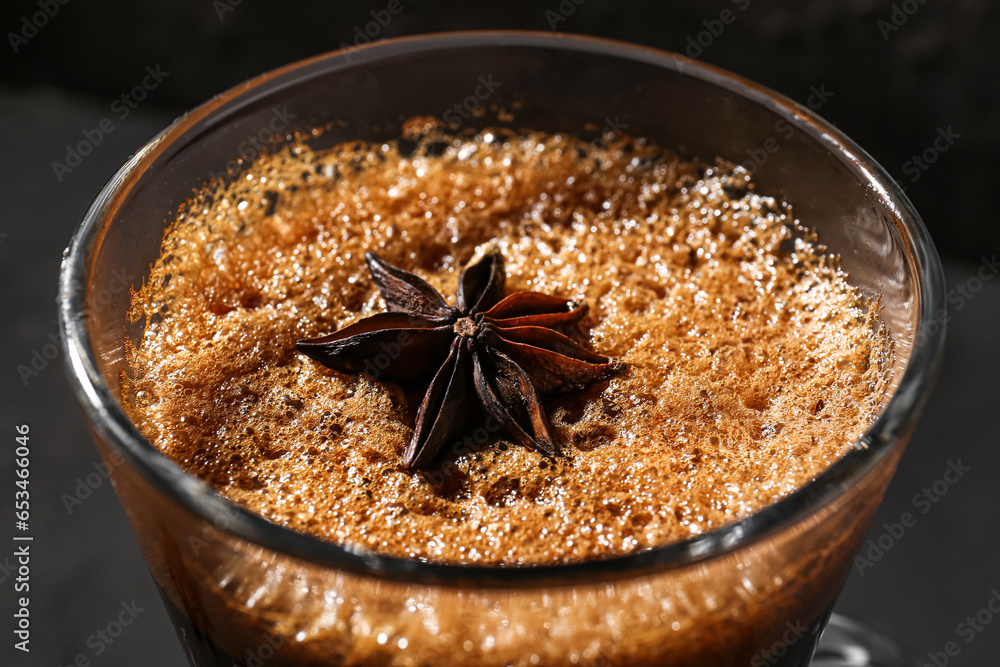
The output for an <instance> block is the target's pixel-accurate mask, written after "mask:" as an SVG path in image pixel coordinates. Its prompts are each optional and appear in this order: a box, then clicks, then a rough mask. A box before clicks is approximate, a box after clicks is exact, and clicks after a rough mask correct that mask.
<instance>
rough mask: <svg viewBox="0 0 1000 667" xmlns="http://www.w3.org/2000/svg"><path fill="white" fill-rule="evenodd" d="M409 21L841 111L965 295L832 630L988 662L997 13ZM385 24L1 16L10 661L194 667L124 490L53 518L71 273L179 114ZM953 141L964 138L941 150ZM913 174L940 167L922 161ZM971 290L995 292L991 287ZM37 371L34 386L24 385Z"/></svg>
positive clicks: (640, 8) (973, 6)
mask: <svg viewBox="0 0 1000 667" xmlns="http://www.w3.org/2000/svg"><path fill="white" fill-rule="evenodd" d="M401 2H402V5H403V7H404V9H403V11H402V12H401V13H399V14H398V15H395V16H393V17H392V19H391V21H389V22H388V24H387V25H385V26H379V27H378V30H377V31H376V32H377V35H376V37H377V38H379V39H381V38H389V37H396V36H400V35H410V34H418V33H425V32H438V31H450V30H462V29H489V28H516V29H530V30H541V31H550V30H551V29H552V27H553V25H554V27H555V28H556V29H558V30H560V31H565V32H574V33H582V34H590V35H600V36H604V37H610V38H614V39H620V40H625V41H631V42H637V43H640V44H646V45H650V46H655V47H659V48H664V49H668V50H673V51H679V52H682V53H685V52H686V53H687V54H688V55H692V56H694V57H696V58H698V59H700V60H703V61H705V62H708V63H712V64H715V65H719V66H721V67H724V68H726V69H729V70H731V71H733V72H736V73H738V74H741V75H743V76H745V77H747V78H750V79H752V80H755V81H758V82H760V83H763V84H764V85H766V86H769V87H771V88H773V89H775V90H777V91H779V92H781V93H783V94H785V95H787V96H788V97H791V98H792V99H795V100H797V101H799V102H802V103H806V102H807V101H808V99H809V97H810V95H811V94H812V93H813V91H815V90H820V89H821V90H823V91H825V92H826V93H827V94H829V93H832V95H831V96H829V100H828V101H827V102H825V103H824V104H823V106H822V108H821V109H820V111H819V113H820V114H821V115H822V116H824V117H825V118H827V119H828V120H830V121H832V122H833V123H834V124H836V125H837V126H838V127H840V128H841V129H842V130H843V131H845V132H846V133H847V134H848V135H849V136H851V137H852V138H853V139H854V140H856V141H857V142H858V143H859V144H860V145H861V146H863V147H865V149H866V150H868V151H869V152H870V153H871V154H872V155H873V156H874V157H875V158H876V159H877V160H878V161H879V162H880V163H881V164H882V165H883V166H884V167H885V168H886V169H887V170H888V171H889V173H891V174H893V175H894V176H895V177H896V178H897V180H899V181H900V183H901V184H902V185H903V186H904V188H905V189H906V191H907V193H908V195H909V196H910V197H911V199H912V200H913V202H914V203H915V204H916V207H917V209H918V210H919V211H920V212H921V214H922V215H923V217H924V220H925V222H926V223H927V226H928V227H929V229H930V230H931V233H932V235H933V237H934V239H935V242H936V244H937V246H938V248H939V249H940V251H941V253H942V256H943V259H944V261H945V266H946V272H947V276H948V281H949V287H950V289H952V290H953V293H952V294H953V298H952V301H951V305H952V311H951V313H950V315H949V317H950V321H949V343H948V350H947V355H946V359H945V365H944V370H943V372H942V375H941V378H940V381H939V382H938V385H937V389H936V391H935V394H934V396H933V398H932V399H931V402H930V403H929V405H928V408H927V411H926V414H925V417H924V419H923V421H922V422H921V425H920V426H919V427H918V430H917V433H916V435H915V436H914V438H913V440H912V442H911V445H910V449H909V450H908V452H907V455H906V456H905V457H904V460H903V463H902V465H901V467H900V470H899V472H898V474H897V476H896V479H895V480H894V482H893V484H892V486H891V487H890V489H889V492H888V494H887V496H886V501H885V503H884V504H883V506H882V507H881V509H880V510H879V515H878V517H877V519H876V522H875V524H874V525H873V528H872V531H871V537H872V538H873V539H875V540H877V539H878V538H879V537H880V536H883V534H884V533H886V532H887V530H886V528H885V527H884V525H883V524H884V523H892V522H897V521H899V518H900V515H901V514H902V513H903V512H907V511H909V512H911V513H913V514H915V515H916V524H915V525H914V526H912V527H911V528H907V529H906V531H905V533H904V534H903V535H902V537H900V538H899V539H898V540H894V541H895V544H894V545H893V546H892V547H891V548H890V549H888V550H887V551H886V552H885V553H884V554H883V555H882V556H881V557H880V558H879V559H878V561H877V562H873V564H872V565H871V566H870V567H867V568H864V570H863V572H859V571H855V572H854V573H853V574H852V578H851V580H850V582H849V583H848V586H847V588H846V590H845V592H844V594H843V596H842V598H841V602H840V604H839V607H838V611H840V612H842V613H846V614H849V615H851V616H853V617H855V618H858V619H860V620H862V621H864V622H865V623H867V624H869V625H871V626H872V627H876V628H880V629H882V630H884V631H886V632H887V633H889V634H891V635H893V636H894V637H896V638H898V639H899V640H901V641H902V642H903V643H904V644H905V645H906V646H907V647H908V648H909V649H911V651H912V652H913V653H914V655H916V656H918V658H920V659H922V661H923V662H927V661H928V660H929V658H928V656H927V654H928V652H940V651H943V650H944V646H945V644H946V643H947V642H949V641H954V642H956V643H957V646H958V648H959V653H958V655H956V656H954V657H951V658H949V663H948V664H952V665H993V664H996V658H995V656H997V655H998V654H1000V618H997V619H995V620H996V622H995V623H992V624H990V623H985V624H982V625H978V626H977V627H980V628H981V630H977V631H975V632H974V634H973V636H972V637H971V639H970V638H969V634H968V633H965V634H959V633H960V629H959V628H958V625H959V624H960V623H962V622H963V621H964V620H965V618H966V617H967V616H973V617H974V616H975V615H976V614H977V612H979V611H980V610H981V609H982V608H984V607H985V605H986V603H987V601H988V600H989V598H990V597H991V595H993V591H994V589H997V590H1000V568H998V567H997V563H998V556H997V549H998V547H1000V537H998V529H1000V518H998V517H997V511H996V510H997V499H998V495H1000V493H998V490H997V489H998V485H997V484H996V483H995V482H994V481H993V478H994V476H995V474H996V473H995V471H996V468H997V464H998V463H1000V454H998V453H997V448H996V445H997V440H998V438H997V419H996V417H995V415H996V414H997V408H998V405H997V403H998V401H997V398H998V392H997V381H996V378H997V377H998V376H1000V353H998V351H997V346H996V343H995V341H996V339H997V333H998V330H1000V280H992V278H995V277H996V276H995V271H996V270H995V269H991V268H990V266H992V265H991V264H989V263H985V262H984V258H985V259H989V258H990V257H992V256H993V255H994V254H995V253H996V252H997V250H998V249H1000V225H998V224H997V220H996V216H995V213H994V209H995V206H994V205H993V202H992V198H993V194H994V191H995V190H996V189H997V181H998V177H1000V167H998V165H1000V162H998V160H1000V7H998V5H997V3H995V2H988V1H986V0H966V1H954V2H927V3H926V4H921V2H920V1H919V0H907V1H906V2H896V3H890V2H881V1H879V0H819V1H813V2H794V1H792V0H784V1H777V0H775V1H772V2H765V1H764V0H724V1H712V2H695V1H693V0H685V1H682V2H671V3H666V2H623V1H618V2H603V1H601V0H576V2H573V1H572V0H563V1H562V3H561V4H560V2H559V0H543V1H541V2H503V3H489V4H486V3H483V4H473V3H469V2H454V1H449V2H434V3H432V2H430V0H424V1H421V0H401ZM577 3H580V4H577ZM387 4H388V2H387V0H386V1H380V0H375V1H373V2H368V3H331V2H319V1H315V2H307V1H303V0H297V1H291V2H284V3H281V4H279V3H267V4H265V3H262V2H259V1H258V2H253V1H252V0H216V1H215V2H211V1H210V0H206V1H205V2H179V1H178V2H144V3H123V2H114V3H113V2H110V0H88V1H86V2H85V1H84V0H69V2H68V3H67V4H65V5H61V4H59V3H58V0H35V2H20V1H18V2H5V3H4V4H3V5H2V6H0V34H2V35H3V36H4V39H3V42H2V43H0V196H2V199H0V202H2V209H0V210H2V213H0V294H2V299H0V322H2V330H0V331H2V332H0V355H2V359H0V387H2V390H3V394H2V400H0V434H3V436H2V438H0V517H7V518H2V520H0V545H8V546H0V618H2V619H4V620H3V621H2V622H0V664H4V665H6V664H15V665H68V664H71V663H72V661H73V660H74V659H76V657H77V656H78V655H80V654H83V655H84V656H85V657H86V658H87V659H88V660H90V662H91V664H93V665H108V666H111V665H136V664H142V665H150V666H161V665H162V666H166V665H179V664H182V661H183V657H182V655H181V652H180V648H179V645H178V644H177V642H176V640H175V639H174V637H173V635H172V631H171V629H170V627H169V623H168V621H167V618H166V615H165V612H164V611H163V608H162V606H161V605H160V603H159V601H158V598H157V597H156V593H155V591H154V589H153V585H152V581H151V579H150V577H149V575H148V573H147V571H146V569H145V565H144V564H143V561H142V557H141V555H140V553H139V551H138V548H137V546H136V543H135V540H134V538H133V537H132V535H131V532H130V530H129V528H128V526H127V523H126V521H125V518H124V515H123V512H122V510H121V508H120V506H119V505H118V501H117V499H116V498H115V496H114V494H113V492H112V490H111V488H110V484H108V483H107V482H103V483H102V484H100V485H98V486H97V488H96V489H94V490H93V492H92V495H91V496H90V497H89V498H87V499H86V500H85V501H84V502H83V504H81V505H79V506H75V507H73V508H72V512H70V511H68V510H67V508H66V507H65V505H64V503H63V501H62V500H61V498H62V497H63V496H64V494H73V493H74V492H75V487H76V485H77V480H78V478H85V477H86V476H87V475H88V474H89V473H91V472H93V471H94V468H93V467H92V466H93V465H94V464H95V463H96V462H97V460H98V458H97V454H96V451H95V449H94V448H93V446H92V445H91V444H90V443H89V438H88V435H87V433H86V429H85V426H84V423H83V420H82V417H81V415H80V413H79V411H78V410H77V408H76V405H75V401H74V399H73V397H72V395H71V393H70V391H69V389H68V387H67V384H66V381H65V379H64V372H63V369H62V363H63V362H62V358H61V357H62V355H61V351H60V350H58V348H56V347H52V346H50V344H51V343H52V340H51V339H50V335H54V334H55V332H56V326H55V322H54V303H53V300H54V298H55V285H56V276H57V273H58V267H59V259H60V254H61V252H62V249H63V248H64V247H65V246H66V244H67V242H68V240H69V238H70V236H71V235H72V233H73V230H74V228H75V227H76V225H77V224H78V223H79V220H80V219H81V217H82V216H83V214H84V212H85V210H86V208H87V206H88V205H89V203H90V201H91V200H92V199H93V197H94V196H95V195H96V194H97V192H98V191H99V189H100V188H101V186H102V185H103V184H104V182H105V181H106V180H107V179H108V178H109V177H110V176H111V175H112V174H113V173H114V172H115V171H116V170H117V168H118V167H119V166H120V165H121V164H122V162H123V161H124V160H125V159H127V157H128V156H129V155H130V154H131V153H132V152H134V151H135V150H136V149H137V148H139V147H140V146H141V145H142V144H144V143H145V142H146V141H147V140H148V139H150V138H151V137H152V136H153V135H154V134H156V133H157V132H158V131H159V130H161V129H162V128H163V127H165V126H166V125H167V124H168V123H169V122H170V121H171V120H173V118H174V117H176V116H177V115H178V114H180V113H182V112H183V111H185V110H187V109H190V108H191V107H193V106H196V105H197V104H199V103H201V102H203V101H205V100H206V99H208V98H209V97H211V96H212V95H213V94H215V93H218V92H221V91H223V90H225V89H227V88H229V87H231V86H233V85H235V84H237V83H239V82H241V81H243V80H245V79H247V78H249V77H251V76H253V75H256V74H259V73H261V72H264V71H267V70H269V69H272V68H274V67H277V66H280V65H284V64H287V63H289V62H292V61H295V60H297V59H300V58H304V57H307V56H311V55H315V54H317V53H322V52H325V51H330V50H334V49H336V48H339V47H340V46H341V45H342V44H347V45H354V44H355V43H356V41H357V40H358V35H359V34H363V32H362V31H363V30H364V29H365V27H366V24H369V23H370V22H371V21H373V20H374V19H373V16H372V14H371V12H373V11H374V12H376V13H378V12H380V11H382V10H384V9H385V8H386V6H387ZM46 7H47V8H48V11H49V14H52V16H47V15H45V14H44V9H45V8H46ZM723 10H729V11H731V12H732V16H733V17H734V19H733V20H732V22H731V23H728V24H723V23H721V22H718V21H717V19H719V18H720V16H723V15H722V12H723ZM40 17H41V18H40ZM706 22H707V23H706ZM720 27H721V31H720V30H719V28H720ZM711 28H715V31H716V32H717V33H718V34H716V35H712V34H711ZM12 35H14V36H13V37H12ZM699 39H700V40H701V45H699V41H698V40H699ZM147 67H150V68H153V69H154V70H155V69H157V68H159V71H160V72H163V73H165V76H163V81H162V83H160V84H158V85H156V86H155V88H154V89H152V90H151V91H149V93H148V96H146V99H144V100H142V101H141V102H138V103H136V104H135V108H134V109H129V113H128V116H127V117H125V118H121V115H120V112H121V109H122V108H123V107H122V106H121V103H119V104H117V105H116V100H118V99H120V97H121V96H122V95H123V94H127V93H128V92H129V91H130V90H132V89H133V88H134V87H135V86H136V85H137V84H139V83H140V81H141V80H142V79H143V76H144V75H145V74H146V71H147V70H146V68H147ZM105 118H112V119H113V124H114V130H113V131H111V132H105V133H103V137H102V140H101V142H100V143H99V144H98V145H96V146H95V147H94V149H93V152H92V154H91V155H88V156H86V157H85V158H84V159H83V161H82V164H81V165H80V166H79V167H78V168H74V169H72V171H70V172H68V173H60V174H56V173H55V171H54V170H53V166H52V163H53V162H65V160H66V154H67V150H68V149H67V145H75V144H76V143H78V142H79V141H80V140H81V139H83V138H84V137H85V136H86V135H85V134H84V132H85V131H90V130H94V129H95V128H97V127H98V126H99V124H100V122H101V121H102V119H105ZM940 136H946V137H951V139H950V140H949V141H948V142H945V141H943V140H941V141H939V142H938V148H934V142H935V139H936V138H938V137H940ZM942 147H943V148H944V150H940V148H942ZM925 152H926V154H925ZM922 155H923V156H924V157H923V158H920V159H922V160H923V159H925V158H926V164H925V167H926V168H921V167H919V166H917V164H916V162H915V161H914V158H915V157H918V158H919V157H920V156H922ZM977 271H980V274H979V275H980V276H982V277H983V278H986V279H985V280H982V279H978V278H976V272H977ZM960 290H964V292H962V291H960ZM36 355H40V356H36ZM49 356H51V357H52V358H51V359H49V358H47V357H49ZM33 362H34V363H35V367H36V369H37V368H38V367H39V366H40V367H41V368H40V370H36V371H35V373H34V374H28V375H25V374H24V370H23V369H24V368H28V367H30V366H31V364H32V363H33ZM33 370H35V369H33ZM22 423H27V424H29V425H30V426H31V438H32V439H31V444H32V451H33V454H32V468H31V471H32V477H31V480H32V482H31V490H32V503H33V515H32V527H31V533H32V534H33V535H34V536H35V541H34V542H33V543H32V549H33V554H34V557H33V561H32V579H31V586H32V589H31V594H32V606H31V612H32V628H33V634H32V641H31V647H32V652H31V654H30V655H28V656H25V655H23V654H19V653H17V652H15V651H13V650H12V648H11V645H12V644H13V641H14V640H13V639H12V634H11V630H12V629H13V623H12V620H11V616H10V614H11V613H12V612H13V610H14V601H13V597H14V594H13V589H12V585H13V579H14V577H15V576H16V575H15V574H13V573H11V572H10V570H9V569H8V567H9V566H8V562H9V561H8V560H5V559H10V558H11V556H10V554H12V552H13V546H9V545H12V544H13V542H11V541H10V537H11V536H13V534H14V533H15V529H14V528H13V526H12V525H11V524H12V523H13V519H12V514H13V492H14V486H13V480H14V476H13V472H12V467H13V458H14V454H13V448H14V445H15V443H14V437H15V435H16V434H15V431H14V426H15V425H16V424H22ZM959 460H960V461H961V464H962V465H964V466H969V467H970V468H971V470H969V472H967V473H965V475H964V476H963V477H962V478H961V479H960V480H959V481H958V482H957V483H955V484H954V485H952V486H950V487H948V488H947V493H946V494H944V495H943V497H941V499H940V501H939V502H937V503H935V504H933V505H931V506H930V509H929V510H928V511H927V512H926V513H925V514H924V513H921V512H920V507H921V506H919V505H915V504H914V496H915V495H916V494H919V493H920V492H921V490H922V489H923V488H924V487H931V486H932V484H933V483H934V482H935V481H936V480H938V479H940V478H941V477H942V475H943V474H944V473H945V471H946V470H947V469H948V467H949V461H951V462H957V461H959ZM939 488H940V487H939ZM8 521H10V524H9V523H8ZM5 526H9V527H5ZM885 539H886V538H884V537H883V542H884V541H885ZM998 595H1000V594H998ZM133 600H135V602H136V604H137V605H138V606H139V607H140V608H142V609H143V611H142V612H140V613H139V615H138V617H137V618H136V620H135V622H134V623H133V624H132V625H130V626H129V627H128V628H126V630H125V632H123V633H122V635H121V636H120V637H119V638H117V639H115V640H114V642H113V643H112V644H110V645H104V647H103V649H104V650H102V651H101V653H100V654H97V648H95V645H94V644H93V642H92V643H91V645H88V637H90V636H91V635H92V633H94V632H95V631H96V630H98V629H100V628H104V627H106V626H107V625H108V623H109V622H111V621H113V620H114V619H115V618H116V617H117V616H118V612H119V611H120V610H121V605H122V603H129V602H132V601H133ZM986 617H987V614H983V615H982V616H981V617H980V619H979V621H978V622H977V623H982V622H983V620H984V619H986ZM990 620H991V621H992V620H993V619H992V617H991V618H990ZM967 627H971V626H967ZM967 639H968V640H969V641H966V640H967ZM140 655H141V656H142V657H141V658H140V657H138V656H140ZM6 656H12V657H10V658H7V657H6ZM921 664H922V663H921Z"/></svg>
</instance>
